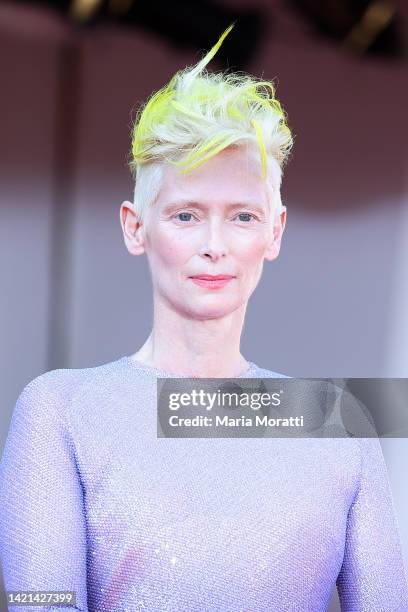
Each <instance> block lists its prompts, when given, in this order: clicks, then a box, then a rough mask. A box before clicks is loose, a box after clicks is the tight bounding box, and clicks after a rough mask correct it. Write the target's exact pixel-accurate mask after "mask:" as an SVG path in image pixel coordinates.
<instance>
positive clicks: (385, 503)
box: [0, 357, 408, 612]
mask: <svg viewBox="0 0 408 612" xmlns="http://www.w3.org/2000/svg"><path fill="white" fill-rule="evenodd" d="M160 375H164V376H167V375H168V376H171V373H168V372H163V371H162V370H158V369H156V368H151V367H149V366H144V365H143V364H141V363H136V362H134V361H132V360H130V359H129V358H128V357H123V358H121V359H118V360H117V361H113V362H110V363H108V364H103V365H101V366H98V367H93V368H83V369H60V370H52V371H50V372H46V373H45V374H42V375H40V376H38V377H37V378H35V379H33V380H32V381H31V382H30V383H28V385H27V386H26V387H25V388H24V389H23V391H22V392H21V394H20V396H19V398H18V400H17V403H16V406H15V408H14V412H13V415H12V420H11V424H10V428H9V433H8V437H7V441H6V445H5V448H4V452H3V457H2V462H1V470H0V544H1V546H0V552H1V557H0V558H1V561H2V567H3V573H4V581H5V587H6V589H7V590H14V591H17V590H40V591H50V590H54V591H55V590H63V591H65V590H67V591H68V590H73V591H76V597H77V604H76V607H75V608H74V607H69V606H67V607H53V608H46V607H45V606H44V607H40V606H32V607H31V606H30V607H29V608H27V607H22V606H15V607H11V608H10V609H11V610H16V611H25V612H27V610H33V611H35V610H45V609H51V610H55V611H57V610H59V611H60V612H72V610H73V609H76V610H82V611H89V612H111V611H112V612H116V611H118V612H126V611H129V612H132V611H135V610H149V611H160V612H165V611H171V612H177V611H183V612H208V611H223V612H232V611H234V612H235V611H236V612H266V611H268V612H270V611H274V612H275V611H276V612H290V611H292V612H323V611H325V610H327V607H328V604H329V601H330V599H331V596H332V593H333V589H335V588H336V582H337V587H338V591H339V597H340V600H341V606H342V608H341V609H342V610H343V611H347V612H403V611H408V595H407V591H408V588H407V582H406V577H405V573H404V565H403V559H402V552H401V545H400V539H399V532H398V526H397V523H396V518H395V512H394V507H393V501H392V498H391V493H390V486H389V481H388V477H387V471H386V466H385V462H384V459H383V455H382V452H381V447H380V444H379V441H378V439H375V438H361V439H357V438H354V439H353V438H335V439H324V438H321V439H316V438H314V439H313V438H312V439H306V438H298V439H294V438H214V439H209V438H183V439H180V438H179V439H176V438H170V439H169V438H165V439H163V438H157V429H156V427H157V412H156V380H157V376H160ZM242 376H243V377H244V376H245V377H248V378H249V377H260V378H262V377H265V378H266V377H280V376H283V375H281V374H277V373H274V372H271V371H269V370H265V369H262V368H259V367H258V366H257V365H256V364H254V363H251V362H250V367H249V369H248V370H247V372H245V373H244V374H243V375H242Z"/></svg>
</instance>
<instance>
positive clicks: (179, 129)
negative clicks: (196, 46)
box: [129, 24, 293, 218]
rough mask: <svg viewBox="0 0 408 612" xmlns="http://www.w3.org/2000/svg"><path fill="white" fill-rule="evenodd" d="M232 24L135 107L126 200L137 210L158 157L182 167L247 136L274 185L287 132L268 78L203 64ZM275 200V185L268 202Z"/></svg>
mask: <svg viewBox="0 0 408 612" xmlns="http://www.w3.org/2000/svg"><path fill="white" fill-rule="evenodd" d="M233 27H234V24H232V25H230V26H229V27H228V28H227V29H226V30H225V31H224V32H223V34H222V35H221V36H220V38H219V40H218V41H217V43H216V44H215V45H214V46H213V47H212V49H211V50H210V51H209V52H208V53H207V54H206V55H205V56H204V57H203V59H202V60H201V61H200V62H198V63H197V64H196V65H195V66H192V67H187V68H185V69H183V70H179V71H178V72H177V73H176V74H175V75H174V76H173V78H172V79H171V80H170V82H169V83H168V84H167V85H166V86H164V87H163V88H162V89H160V90H159V91H157V92H155V93H153V94H152V95H151V97H150V98H149V99H148V101H147V102H146V103H145V104H144V105H143V106H142V107H141V108H140V109H139V111H138V113H137V116H136V119H135V122H134V125H133V129H132V150H131V161H130V163H129V166H130V169H131V171H132V174H133V176H134V178H135V193H134V207H135V210H137V211H138V212H139V213H140V215H141V217H142V218H143V217H144V213H145V211H146V210H147V208H148V207H149V206H151V205H152V204H153V203H154V201H155V200H156V198H157V196H158V193H159V190H160V186H161V181H162V177H163V173H162V171H163V163H164V162H167V163H169V164H172V165H173V166H175V167H177V168H178V170H179V172H181V173H188V172H191V171H193V170H194V169H195V168H197V167H198V166H200V165H201V164H202V163H204V162H205V161H206V160H208V159H210V158H211V157H213V156H214V155H216V154H217V153H219V152H220V151H222V150H223V149H226V148H227V147H236V146H242V145H244V144H250V143H254V144H255V146H257V147H258V148H259V153H260V160H261V167H262V177H263V179H267V176H268V161H272V163H273V164H274V165H275V167H276V169H277V170H278V172H277V174H278V177H279V188H280V184H281V179H282V170H283V166H284V164H285V163H286V161H287V159H288V157H289V153H290V151H291V148H292V145H293V137H292V133H291V130H290V129H289V127H288V125H287V121H286V113H285V111H284V110H283V108H282V106H281V104H280V102H279V101H278V100H277V99H276V97H275V87H274V84H273V82H271V81H265V80H261V79H258V78H257V77H254V76H251V75H248V74H245V73H241V72H240V73H238V72H235V73H231V72H230V73H228V72H218V73H216V72H208V71H207V70H206V65H207V64H208V62H209V61H210V60H211V59H212V58H213V57H214V55H215V54H216V53H217V51H218V49H219V48H220V46H221V44H222V42H223V40H224V38H225V37H226V36H227V35H228V33H229V32H230V31H231V29H232V28H233ZM281 206H282V203H281V200H280V189H278V194H277V201H276V202H275V208H277V209H278V210H280V207H281Z"/></svg>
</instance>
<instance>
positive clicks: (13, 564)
mask: <svg viewBox="0 0 408 612" xmlns="http://www.w3.org/2000/svg"><path fill="white" fill-rule="evenodd" d="M49 378H50V377H49V374H43V375H41V376H38V377H37V378H35V379H34V380H32V381H31V382H30V383H29V384H28V385H27V386H26V387H25V388H24V389H23V391H22V392H21V394H20V396H19V397H18V399H17V402H16V405H15V407H14V411H13V414H12V418H11V423H10V427H9V431H8V436H7V439H6V444H5V447H4V451H3V457H2V461H1V464H0V560H1V563H2V569H3V577H4V583H5V589H6V590H7V591H41V592H44V591H45V592H50V591H75V592H76V604H75V605H67V606H65V607H62V606H58V607H56V606H53V607H51V606H50V604H48V605H38V606H37V605H36V606H29V608H30V610H33V611H34V610H58V612H65V611H66V612H72V611H73V610H81V611H82V612H88V606H87V586H86V527H85V514H84V502H83V490H82V484H81V480H80V476H79V472H78V469H77V464H76V459H75V451H74V447H73V444H72V441H71V438H70V436H69V432H68V429H67V427H66V426H65V424H64V421H63V419H62V418H61V413H62V411H61V405H60V403H61V402H60V401H58V397H57V394H56V393H54V391H53V386H52V377H51V381H50V380H49ZM10 609H11V610H13V611H14V610H15V611H17V610H21V611H23V610H27V606H18V605H14V604H13V605H10Z"/></svg>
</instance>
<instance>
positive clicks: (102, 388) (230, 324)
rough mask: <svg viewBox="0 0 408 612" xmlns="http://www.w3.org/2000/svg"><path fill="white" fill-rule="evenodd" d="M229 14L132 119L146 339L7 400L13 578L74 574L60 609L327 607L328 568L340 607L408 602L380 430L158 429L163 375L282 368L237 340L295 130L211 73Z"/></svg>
mask: <svg viewBox="0 0 408 612" xmlns="http://www.w3.org/2000/svg"><path fill="white" fill-rule="evenodd" d="M230 29H231V27H230V28H228V29H227V30H226V31H225V32H224V33H223V35H222V36H221V37H220V39H219V41H218V42H217V44H216V45H215V46H214V47H213V48H212V49H211V51H210V52H209V53H208V54H207V55H206V56H205V57H204V58H203V60H201V62H199V63H198V64H197V65H196V66H194V67H193V68H188V69H185V70H184V71H180V72H179V73H177V74H176V75H175V77H174V78H173V79H172V80H171V81H170V83H169V84H168V85H167V86H166V87H164V88H163V89H162V90H160V91H159V92H157V93H156V94H154V95H153V96H152V98H151V99H150V100H149V101H148V103H147V104H146V105H145V107H144V108H143V109H142V110H141V112H140V113H139V116H138V118H137V120H136V122H135V127H134V132H133V146H132V152H133V159H132V163H131V165H132V168H133V169H134V170H135V175H136V187H135V194H134V204H132V203H130V202H123V204H122V206H121V209H120V221H121V225H122V229H123V233H124V240H125V244H126V246H127V248H128V250H129V252H130V253H131V254H133V255H140V254H143V253H145V254H146V255H147V259H148V263H149V267H150V271H151V277H152V284H153V292H154V324H153V329H152V332H151V334H150V336H149V338H148V339H147V340H146V342H145V343H144V344H143V346H142V347H141V348H140V349H139V350H138V351H137V352H136V353H135V354H134V355H132V356H126V357H122V358H121V359H119V360H117V361H114V362H111V363H107V364H104V365H101V366H98V367H94V368H84V369H70V370H66V369H64V370H53V371H50V372H47V373H45V374H42V375H41V376H38V377H37V378H35V379H34V380H33V381H31V382H30V383H29V384H28V385H27V386H26V387H25V388H24V390H23V391H22V393H21V394H20V396H19V398H18V400H17V403H16V406H15V408H14V412H13V417H12V422H11V425H10V430H9V434H8V438H7V442H6V446H5V450H4V453H3V459H2V464H1V472H0V475H1V479H0V484H1V498H0V499H1V514H0V517H1V518H0V521H1V522H0V526H1V530H0V534H1V559H2V564H3V572H4V580H5V585H6V589H7V590H8V591H34V590H38V591H41V592H44V591H45V592H50V591H74V592H75V594H76V600H75V603H73V602H67V603H66V604H65V605H63V606H62V607H59V608H55V609H59V610H66V611H68V610H74V609H75V610H82V611H89V612H91V611H92V612H94V611H95V612H106V611H109V612H110V611H115V612H116V611H118V612H119V611H120V612H121V611H125V610H129V611H133V610H151V611H164V610H169V611H180V610H181V611H197V612H198V611H201V612H204V611H216V610H217V611H218V610H222V611H227V610H228V611H241V610H245V611H254V612H255V611H256V612H259V611H267V610H268V611H271V610H273V611H276V612H284V611H289V610H291V611H302V612H320V611H322V612H323V610H327V607H328V604H329V601H330V599H331V596H332V593H333V590H334V589H335V588H336V584H337V588H338V592H339V596H340V601H341V605H342V610H347V611H352V610H353V611H357V610H358V611H360V612H363V611H370V612H377V611H378V612H379V611H380V610H381V611H383V612H384V611H389V612H391V610H392V611H395V612H396V611H397V610H398V611H399V612H401V611H403V610H408V596H407V584H406V578H405V575H404V567H403V561H402V554H401V548H400V542H399V534H398V527H397V524H396V519H395V514H394V510H393V505H392V498H391V493H390V487H389V482H388V479H387V473H386V467H385V463H384V460H383V457H382V454H381V449H380V446H379V443H378V440H376V439H370V438H367V439H352V438H349V439H287V438H286V439H279V438H274V439H264V438H263V439H253V438H233V439H228V438H221V439H220V438H210V439H208V438H204V439H200V438H184V439H182V440H181V439H171V438H170V439H165V440H163V439H159V438H158V437H157V429H156V426H157V412H156V408H157V407H156V399H157V397H156V392H157V387H156V384H157V379H158V378H159V377H171V376H174V377H181V378H182V377H223V378H224V377H237V378H240V377H248V378H252V377H255V378H258V377H259V378H266V377H280V376H283V375H282V374H278V373H276V372H273V371H270V370H265V369H263V368H261V367H259V366H258V365H256V364H254V363H253V362H250V361H247V360H246V359H245V358H244V357H243V356H242V355H241V353H240V337H241V332H242V327H243V322H244V316H245V311H246V306H247V303H248V299H249V297H250V295H251V294H252V292H253V290H254V289H255V287H256V285H257V283H258V281H259V278H260V276H261V273H262V266H263V262H264V259H267V260H269V261H272V260H274V259H275V258H276V257H277V256H278V253H279V248H280V242H281V238H282V233H283V231H284V227H285V221H286V208H285V207H284V206H283V205H282V202H281V198H280V182H281V172H282V167H283V164H284V162H285V161H286V159H287V157H288V154H289V151H290V149H291V146H292V136H291V133H290V130H289V128H288V127H287V124H286V121H285V115H284V111H283V110H282V108H281V106H280V104H279V102H278V101H277V100H276V98H275V96H274V89H273V85H272V84H271V83H269V82H259V81H257V80H256V79H254V78H253V77H250V76H244V75H242V74H240V75H234V74H229V75H227V74H211V73H207V72H206V70H205V66H206V64H207V63H208V62H209V61H210V59H211V58H212V57H213V56H214V54H215V53H216V51H217V50H218V48H219V46H220V45H221V43H222V41H223V39H224V37H225V36H226V35H227V34H228V32H229V31H230ZM219 276H221V277H222V278H221V279H219V278H218V279H216V278H215V277H219ZM65 601H66V600H65ZM45 607H46V606H42V607H41V606H40V607H39V608H37V607H34V610H36V609H45ZM13 609H16V610H18V609H20V608H19V606H16V608H13ZM22 609H23V608H22ZM47 609H53V608H48V607H47Z"/></svg>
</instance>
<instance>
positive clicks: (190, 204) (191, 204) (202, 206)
mask: <svg viewBox="0 0 408 612" xmlns="http://www.w3.org/2000/svg"><path fill="white" fill-rule="evenodd" d="M180 206H188V207H189V208H197V209H200V210H208V206H207V205H206V204H203V203H201V202H194V201H193V200H178V201H176V202H169V203H168V204H166V206H165V207H164V209H163V212H164V213H170V212H172V211H173V210H175V209H176V208H179V207H180ZM236 208H252V209H253V210H257V211H258V212H259V213H265V209H264V207H263V206H262V205H261V204H259V203H257V202H234V203H232V204H228V205H227V209H228V210H234V209H236Z"/></svg>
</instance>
